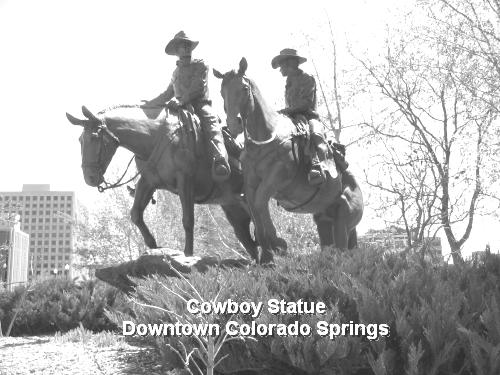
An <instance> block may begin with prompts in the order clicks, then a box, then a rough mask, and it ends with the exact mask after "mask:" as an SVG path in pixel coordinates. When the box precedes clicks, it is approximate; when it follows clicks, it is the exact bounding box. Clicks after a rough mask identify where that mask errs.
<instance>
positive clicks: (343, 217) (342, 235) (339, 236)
mask: <svg viewBox="0 0 500 375" xmlns="http://www.w3.org/2000/svg"><path fill="white" fill-rule="evenodd" d="M334 220H335V221H334V224H333V235H334V238H335V247H337V248H338V249H339V250H341V251H343V250H347V248H348V240H349V231H348V230H347V224H348V223H347V222H348V220H349V204H348V203H347V201H346V198H345V196H343V195H341V196H340V202H339V203H338V205H337V208H336V210H335V218H334Z"/></svg>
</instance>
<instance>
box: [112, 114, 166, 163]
mask: <svg viewBox="0 0 500 375" xmlns="http://www.w3.org/2000/svg"><path fill="white" fill-rule="evenodd" d="M106 126H107V127H108V129H109V130H110V131H111V132H112V133H113V134H114V135H115V136H116V137H117V138H118V140H119V141H120V146H122V147H124V148H126V149H127V150H129V151H131V152H132V153H134V154H135V155H136V156H137V157H139V158H140V159H143V160H146V159H148V158H149V156H150V155H151V152H152V150H153V149H154V146H155V144H156V141H157V139H158V137H157V134H158V127H159V125H158V124H155V123H153V122H152V121H145V120H137V119H131V118H124V117H116V116H106Z"/></svg>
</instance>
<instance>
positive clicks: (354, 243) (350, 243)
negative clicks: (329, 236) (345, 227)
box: [347, 228, 358, 250]
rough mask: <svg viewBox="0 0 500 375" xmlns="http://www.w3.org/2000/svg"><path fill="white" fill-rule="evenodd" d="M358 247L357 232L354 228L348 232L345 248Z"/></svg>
mask: <svg viewBox="0 0 500 375" xmlns="http://www.w3.org/2000/svg"><path fill="white" fill-rule="evenodd" d="M357 247H358V234H357V233H356V228H354V229H353V230H351V233H349V238H348V240H347V249H349V250H351V249H354V248H357Z"/></svg>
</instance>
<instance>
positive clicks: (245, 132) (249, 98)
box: [240, 76, 276, 145]
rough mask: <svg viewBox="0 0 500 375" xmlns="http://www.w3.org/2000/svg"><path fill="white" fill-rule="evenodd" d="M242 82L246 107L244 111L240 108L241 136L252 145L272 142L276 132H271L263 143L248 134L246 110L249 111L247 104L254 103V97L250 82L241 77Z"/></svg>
mask: <svg viewBox="0 0 500 375" xmlns="http://www.w3.org/2000/svg"><path fill="white" fill-rule="evenodd" d="M242 80H243V82H244V87H245V88H247V90H246V91H247V98H246V105H245V107H244V109H243V110H242V109H241V108H240V115H241V122H242V124H243V135H244V137H245V142H248V143H253V144H255V145H266V144H268V143H271V142H273V141H274V140H275V139H276V132H275V131H274V130H273V132H272V133H271V136H270V138H269V139H266V140H265V141H257V140H255V139H253V138H252V136H251V135H250V133H249V132H248V126H247V121H248V110H249V108H248V107H249V104H250V103H253V102H254V100H255V99H254V96H253V91H252V85H250V82H249V81H248V79H246V78H245V77H244V76H243V77H242Z"/></svg>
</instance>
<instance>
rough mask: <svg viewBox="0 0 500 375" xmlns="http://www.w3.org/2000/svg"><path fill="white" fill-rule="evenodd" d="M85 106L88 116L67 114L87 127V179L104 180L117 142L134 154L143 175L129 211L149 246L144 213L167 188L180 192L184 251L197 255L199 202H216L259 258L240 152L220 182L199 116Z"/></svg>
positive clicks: (153, 245)
mask: <svg viewBox="0 0 500 375" xmlns="http://www.w3.org/2000/svg"><path fill="white" fill-rule="evenodd" d="M82 110H83V114H84V115H85V117H86V119H78V118H76V117H74V116H72V115H70V114H66V116H67V117H68V119H69V121H70V122H71V123H72V124H74V125H80V126H83V132H82V134H81V136H80V143H81V149H82V170H83V175H84V178H85V182H86V183H87V184H88V185H90V186H99V185H100V184H101V183H103V181H104V173H105V172H106V168H107V167H108V164H109V163H110V161H111V159H112V157H113V155H114V153H115V151H116V149H117V148H118V146H122V147H124V148H126V149H128V150H129V151H131V152H132V153H134V155H135V157H136V165H137V169H138V171H139V172H140V174H141V177H140V179H139V181H138V183H137V185H136V191H135V194H134V204H133V206H132V210H131V212H130V214H131V218H132V221H133V222H134V224H135V225H137V227H138V228H139V230H140V231H141V234H142V236H143V238H144V241H145V242H146V244H147V246H148V247H150V248H157V243H156V240H155V238H154V237H153V235H152V234H151V233H150V231H149V229H148V227H147V225H146V223H145V222H144V218H143V213H144V210H145V209H146V207H147V205H148V204H149V202H150V201H151V198H152V195H153V193H154V192H155V190H156V189H166V190H168V191H171V192H173V193H175V194H178V195H179V197H180V200H181V203H182V223H183V226H184V230H185V235H186V242H185V248H184V253H185V255H187V256H190V255H193V227H194V204H195V203H198V204H210V203H211V204H219V205H220V206H221V207H222V209H223V211H224V213H225V214H226V217H227V219H228V221H229V223H230V224H231V225H232V227H233V229H234V232H235V234H236V237H237V238H238V240H239V241H240V242H241V243H242V245H243V246H244V247H245V249H246V250H247V252H248V253H249V254H250V256H251V257H252V258H253V259H258V256H257V245H256V243H255V241H254V240H253V239H252V237H251V235H250V229H249V226H250V215H249V213H248V211H247V210H248V209H247V206H246V202H245V200H244V199H243V197H242V196H241V191H242V184H243V179H242V175H241V172H240V171H239V170H238V166H239V162H238V160H237V158H238V155H235V152H232V155H231V158H230V161H231V162H232V163H234V164H233V165H234V168H232V172H231V174H230V176H229V178H228V179H225V180H224V181H217V180H215V179H214V178H213V177H212V173H211V168H210V165H211V161H210V159H209V158H207V156H206V155H207V145H206V143H205V142H204V140H203V137H202V136H201V128H200V124H199V122H198V120H197V118H196V117H195V116H193V115H192V114H191V113H190V112H188V111H185V110H182V109H181V110H179V117H180V118H181V119H182V121H179V119H178V117H177V116H174V115H172V114H171V113H170V111H169V110H167V109H166V108H164V107H161V108H157V107H155V108H151V107H140V106H139V105H132V106H115V107H111V108H109V109H107V110H104V111H101V112H99V113H98V114H97V115H94V114H93V113H92V112H91V111H89V110H88V109H87V108H85V107H82ZM152 114H154V115H152ZM230 151H232V150H231V149H230ZM236 153H237V150H236Z"/></svg>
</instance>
